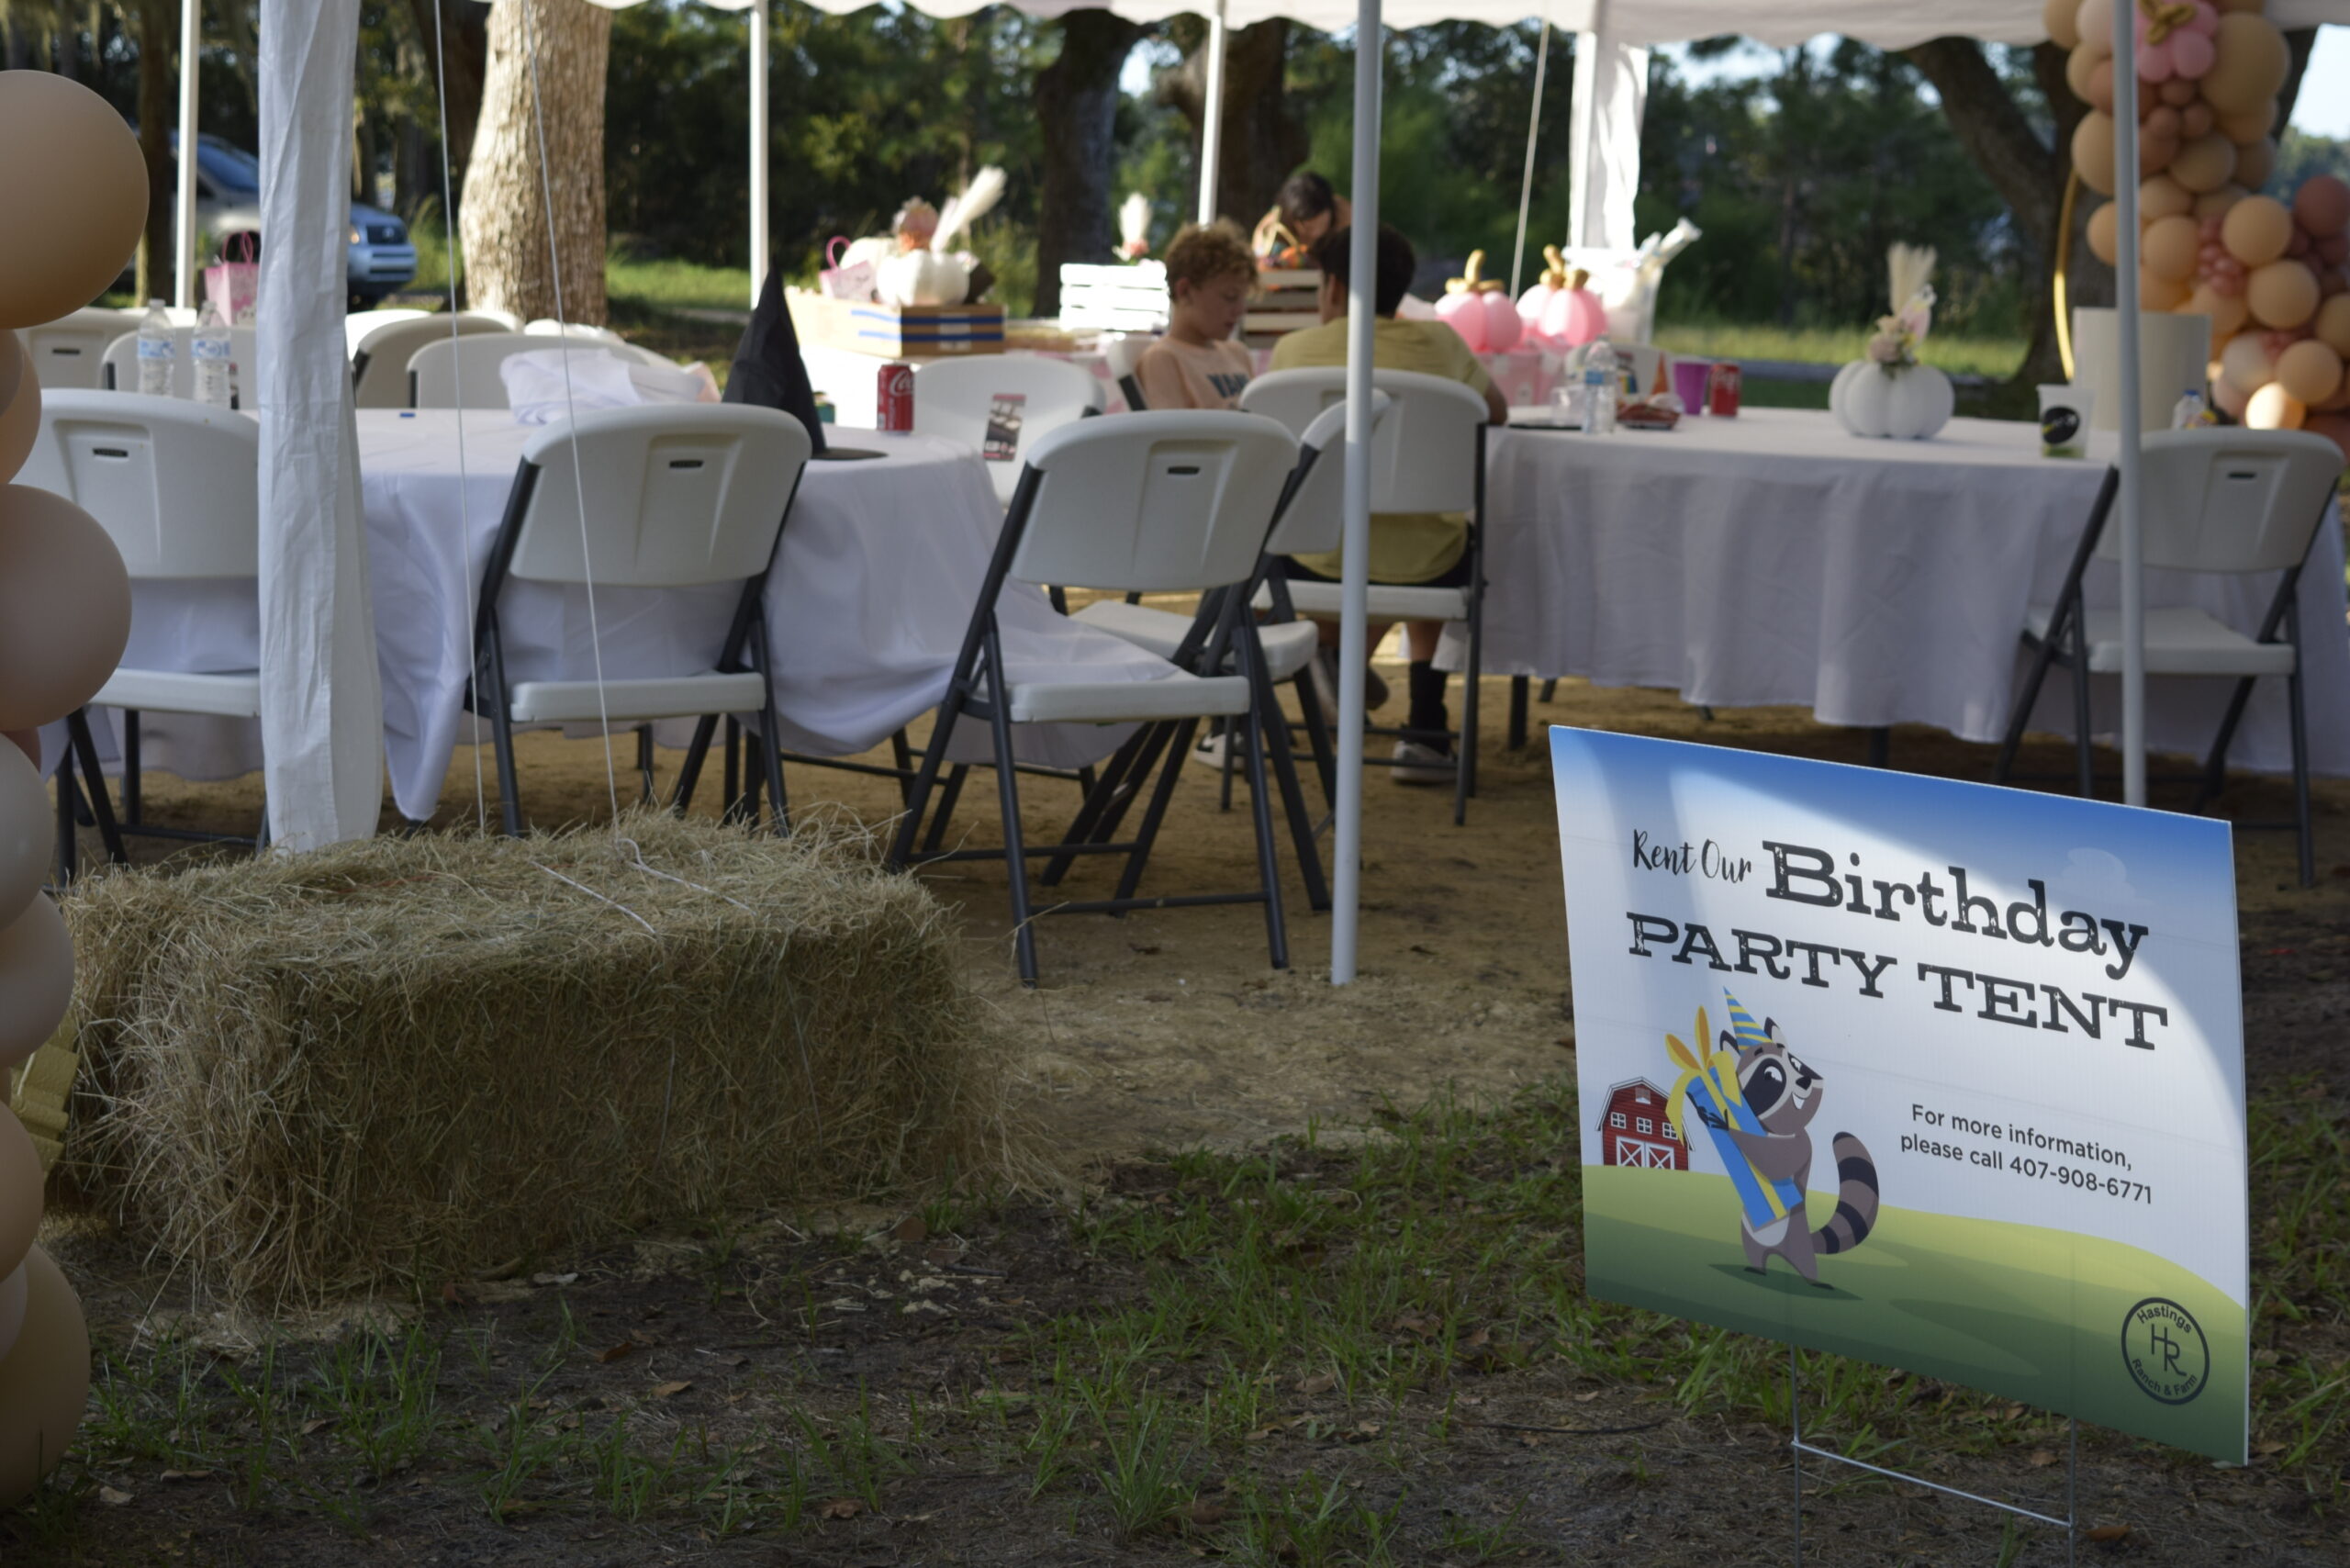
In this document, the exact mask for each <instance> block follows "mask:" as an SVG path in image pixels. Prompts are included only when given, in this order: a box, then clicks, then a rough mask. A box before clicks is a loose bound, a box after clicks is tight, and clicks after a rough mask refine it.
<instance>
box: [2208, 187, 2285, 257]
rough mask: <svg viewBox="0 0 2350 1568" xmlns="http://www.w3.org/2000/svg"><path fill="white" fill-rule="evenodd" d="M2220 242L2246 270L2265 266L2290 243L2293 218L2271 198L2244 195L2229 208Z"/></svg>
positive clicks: (2282, 252)
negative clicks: (2242, 198)
mask: <svg viewBox="0 0 2350 1568" xmlns="http://www.w3.org/2000/svg"><path fill="white" fill-rule="evenodd" d="M2220 242H2221V244H2223V245H2225V246H2226V247H2227V248H2228V254H2230V255H2231V256H2233V257H2234V258H2235V259H2236V260H2237V261H2240V262H2242V263H2244V265H2245V266H2247V267H2265V266H2266V265H2267V264H2268V263H2271V262H2273V261H2275V260H2276V259H2277V257H2279V256H2281V255H2283V254H2284V253H2285V248H2286V247H2287V246H2288V245H2290V244H2291V243H2292V242H2293V215H2292V214H2291V213H2289V212H2288V211H2286V210H2285V204H2284V203H2283V202H2281V201H2278V200H2277V199H2276V198H2275V197H2274V196H2246V197H2244V200H2242V201H2240V202H2238V203H2236V204H2235V206H2233V207H2230V208H2229V209H2228V216H2227V219H2226V221H2225V222H2224V223H2222V224H2221V227H2220Z"/></svg>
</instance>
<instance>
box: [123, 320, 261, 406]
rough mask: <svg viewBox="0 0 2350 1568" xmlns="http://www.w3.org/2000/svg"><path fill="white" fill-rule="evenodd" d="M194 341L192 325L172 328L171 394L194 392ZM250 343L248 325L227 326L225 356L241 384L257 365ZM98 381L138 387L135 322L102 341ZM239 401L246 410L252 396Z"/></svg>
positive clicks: (128, 389) (187, 395)
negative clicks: (102, 367) (102, 358)
mask: <svg viewBox="0 0 2350 1568" xmlns="http://www.w3.org/2000/svg"><path fill="white" fill-rule="evenodd" d="M195 342H196V329H195V328H194V327H173V329H172V394H171V395H172V396H173V397H174V398H193V397H195V396H196V358H195V352H194V344H195ZM253 344H254V332H253V329H252V328H251V327H231V328H229V363H231V364H234V365H235V366H236V367H237V373H238V383H239V385H240V386H251V385H252V379H253V375H254V373H255V370H256V369H257V363H256V361H255V360H254V358H253V354H254V352H255V351H254V347H253ZM98 385H99V386H104V387H106V388H107V389H108V390H109V391H114V392H136V391H138V390H139V333H138V331H137V330H136V325H135V324H134V329H133V330H130V331H128V332H121V333H117V335H116V337H115V340H114V342H110V343H108V344H107V345H106V362H105V370H104V373H103V375H102V377H101V379H100V381H99V383H98ZM243 404H244V408H245V409H246V410H247V411H248V412H250V411H251V410H252V406H253V405H252V398H244V399H243Z"/></svg>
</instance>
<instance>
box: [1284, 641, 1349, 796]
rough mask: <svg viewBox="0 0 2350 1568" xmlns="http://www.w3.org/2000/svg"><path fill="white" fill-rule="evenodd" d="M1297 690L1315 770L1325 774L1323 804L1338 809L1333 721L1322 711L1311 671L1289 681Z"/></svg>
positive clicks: (1298, 720)
mask: <svg viewBox="0 0 2350 1568" xmlns="http://www.w3.org/2000/svg"><path fill="white" fill-rule="evenodd" d="M1290 689H1291V690H1292V691H1294V692H1296V693H1297V722H1298V723H1299V725H1300V726H1301V727H1303V728H1304V731H1305V744H1306V746H1307V747H1308V749H1310V750H1311V751H1312V752H1313V754H1314V770H1315V772H1316V773H1318V774H1320V775H1321V776H1322V803H1323V804H1324V805H1325V806H1327V807H1329V808H1330V809H1331V810H1333V811H1335V810H1337V805H1338V757H1337V753H1336V752H1335V751H1334V750H1332V749H1331V744H1330V722H1329V720H1328V718H1327V717H1326V715H1325V714H1324V713H1323V711H1322V699H1321V698H1320V697H1319V696H1318V695H1316V693H1315V689H1314V679H1313V677H1312V676H1311V675H1310V674H1301V675H1299V676H1298V678H1296V679H1295V680H1293V681H1292V682H1291V683H1290Z"/></svg>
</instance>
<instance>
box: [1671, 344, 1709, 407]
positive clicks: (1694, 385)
mask: <svg viewBox="0 0 2350 1568" xmlns="http://www.w3.org/2000/svg"><path fill="white" fill-rule="evenodd" d="M1713 374H1714V364H1713V361H1711V360H1705V359H1678V358H1676V359H1675V360H1674V361H1673V396H1674V397H1676V398H1680V399H1681V406H1682V407H1683V408H1684V409H1688V410H1689V411H1690V412H1691V413H1693V414H1701V413H1704V412H1705V411H1706V384H1707V381H1709V380H1711V379H1712V378H1713Z"/></svg>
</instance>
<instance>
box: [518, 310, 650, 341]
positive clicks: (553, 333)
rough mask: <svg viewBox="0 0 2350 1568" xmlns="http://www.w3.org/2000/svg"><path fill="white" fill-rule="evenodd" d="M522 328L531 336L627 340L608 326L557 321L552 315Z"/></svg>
mask: <svg viewBox="0 0 2350 1568" xmlns="http://www.w3.org/2000/svg"><path fill="white" fill-rule="evenodd" d="M522 330H523V331H524V332H525V333H527V334H529V335H530V336H532V337H533V338H594V339H595V340H596V341H597V342H605V343H620V342H627V341H628V340H627V339H625V338H623V337H621V335H620V334H619V333H618V332H615V331H613V330H611V329H610V327H591V326H589V325H588V323H587V322H585V321H558V320H556V319H554V317H552V316H542V317H540V318H539V319H537V320H535V321H532V322H530V323H528V324H527V325H525V326H524V327H523V329H522Z"/></svg>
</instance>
